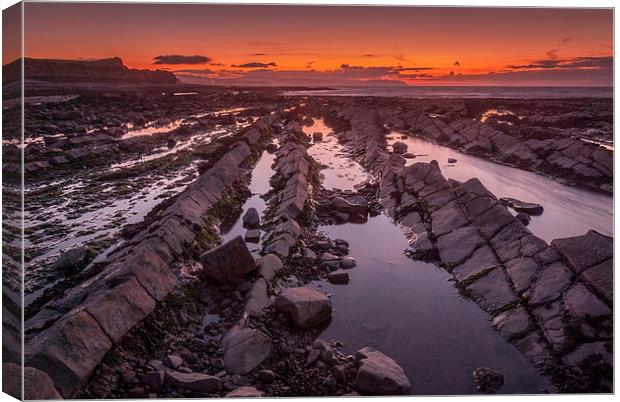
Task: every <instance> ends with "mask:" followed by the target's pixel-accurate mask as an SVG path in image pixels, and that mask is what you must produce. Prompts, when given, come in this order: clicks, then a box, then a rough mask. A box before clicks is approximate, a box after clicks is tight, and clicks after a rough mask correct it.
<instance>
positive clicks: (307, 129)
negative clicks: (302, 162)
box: [303, 119, 368, 190]
mask: <svg viewBox="0 0 620 402" xmlns="http://www.w3.org/2000/svg"><path fill="white" fill-rule="evenodd" d="M303 131H304V133H306V134H307V135H308V136H310V138H312V134H313V133H316V132H320V133H322V134H323V139H322V140H321V141H314V140H313V141H312V145H311V146H310V148H308V154H309V155H310V156H312V157H313V158H314V160H316V161H317V162H319V163H320V164H322V165H324V166H326V168H325V169H323V170H321V174H322V176H323V179H322V184H323V187H325V188H326V189H328V190H331V189H334V188H337V189H340V190H353V189H354V187H355V186H356V185H357V184H360V183H363V182H364V181H366V179H367V178H368V174H367V173H366V172H365V171H364V169H363V168H362V167H361V166H360V164H359V163H357V162H355V161H353V160H352V159H351V158H349V157H348V156H347V154H346V153H345V149H344V147H343V146H342V145H341V144H340V143H339V142H338V139H337V138H336V137H335V136H334V133H333V131H332V130H331V129H330V128H329V127H328V126H327V125H325V122H324V121H323V119H314V123H313V124H312V125H311V126H304V127H303Z"/></svg>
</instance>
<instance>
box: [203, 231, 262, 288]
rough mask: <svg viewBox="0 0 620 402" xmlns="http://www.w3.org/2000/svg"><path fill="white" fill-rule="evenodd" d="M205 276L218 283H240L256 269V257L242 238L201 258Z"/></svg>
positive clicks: (237, 238) (239, 237)
mask: <svg viewBox="0 0 620 402" xmlns="http://www.w3.org/2000/svg"><path fill="white" fill-rule="evenodd" d="M200 262H201V263H202V267H203V269H204V274H205V276H207V277H208V278H211V279H215V280H216V281H218V282H233V283H239V282H241V281H242V280H243V276H244V275H246V274H248V273H250V272H252V271H254V270H255V269H256V263H255V261H254V257H252V254H250V251H249V250H248V247H247V246H246V244H245V241H243V238H242V237H241V236H237V237H235V238H234V239H232V240H230V241H229V242H228V243H226V244H223V245H221V246H219V247H216V248H214V249H213V250H210V251H207V252H206V253H204V254H202V255H201V256H200Z"/></svg>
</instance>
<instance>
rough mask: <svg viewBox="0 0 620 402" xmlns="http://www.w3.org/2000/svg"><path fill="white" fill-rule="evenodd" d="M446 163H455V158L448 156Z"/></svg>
mask: <svg viewBox="0 0 620 402" xmlns="http://www.w3.org/2000/svg"><path fill="white" fill-rule="evenodd" d="M448 163H456V159H454V158H448Z"/></svg>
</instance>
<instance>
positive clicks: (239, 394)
mask: <svg viewBox="0 0 620 402" xmlns="http://www.w3.org/2000/svg"><path fill="white" fill-rule="evenodd" d="M263 395H264V394H263V392H262V391H259V390H258V389H256V388H254V387H239V388H237V389H236V390H234V391H231V392H229V393H227V394H226V395H225V398H260V397H262V396H263Z"/></svg>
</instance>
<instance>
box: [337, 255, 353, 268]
mask: <svg viewBox="0 0 620 402" xmlns="http://www.w3.org/2000/svg"><path fill="white" fill-rule="evenodd" d="M340 266H341V267H342V268H344V269H351V268H355V267H356V266H357V261H356V260H355V258H353V257H343V258H342V259H341V260H340Z"/></svg>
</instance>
